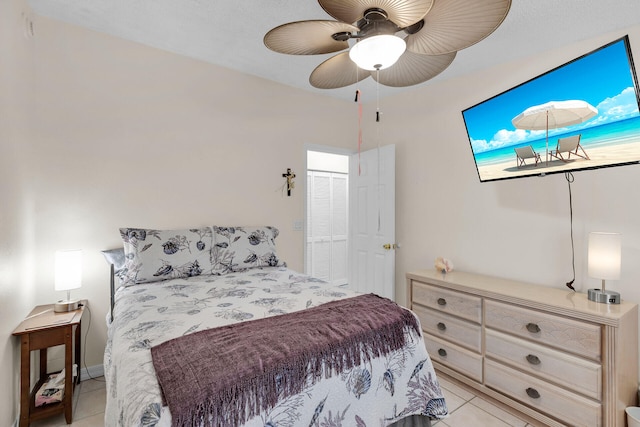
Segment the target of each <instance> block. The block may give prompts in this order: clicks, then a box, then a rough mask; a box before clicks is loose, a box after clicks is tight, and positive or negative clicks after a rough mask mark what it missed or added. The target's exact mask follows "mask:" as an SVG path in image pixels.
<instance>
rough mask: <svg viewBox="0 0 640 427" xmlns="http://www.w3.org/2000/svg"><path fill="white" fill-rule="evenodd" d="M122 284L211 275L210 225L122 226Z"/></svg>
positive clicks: (211, 241)
mask: <svg viewBox="0 0 640 427" xmlns="http://www.w3.org/2000/svg"><path fill="white" fill-rule="evenodd" d="M120 236H121V237H122V241H123V244H124V254H125V258H126V265H125V269H126V271H125V275H126V279H125V280H124V284H125V285H126V284H134V283H149V282H157V281H160V280H167V279H175V278H177V277H192V276H199V275H201V274H211V273H212V265H211V261H210V250H211V247H212V243H213V237H212V232H211V227H203V228H196V229H188V230H153V229H143V228H121V229H120Z"/></svg>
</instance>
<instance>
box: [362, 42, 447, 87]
mask: <svg viewBox="0 0 640 427" xmlns="http://www.w3.org/2000/svg"><path fill="white" fill-rule="evenodd" d="M456 53H457V52H450V53H445V54H443V55H421V54H419V53H413V52H410V51H405V52H404V53H403V54H402V56H401V57H400V59H398V62H396V63H395V64H393V65H392V66H391V67H389V68H385V69H384V70H380V71H379V73H380V74H378V72H376V71H372V72H371V77H373V79H374V80H376V81H377V82H378V83H380V84H383V85H385V86H392V87H404V86H412V85H417V84H419V83H422V82H426V81H427V80H429V79H432V78H434V77H435V76H437V75H438V74H440V73H441V72H443V71H444V70H445V69H446V68H447V67H448V66H449V65H451V63H452V62H453V60H454V58H455V57H456Z"/></svg>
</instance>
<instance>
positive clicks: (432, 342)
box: [424, 334, 482, 382]
mask: <svg viewBox="0 0 640 427" xmlns="http://www.w3.org/2000/svg"><path fill="white" fill-rule="evenodd" d="M424 341H425V345H426V347H427V352H428V353H429V357H430V358H431V360H432V361H433V362H439V363H442V364H443V365H446V366H448V367H450V368H451V369H455V370H456V371H458V372H460V373H461V374H464V375H466V376H467V377H469V378H471V379H473V380H475V381H479V382H482V355H481V354H477V353H473V352H471V351H469V350H466V349H464V348H462V347H460V346H457V345H455V344H452V343H450V342H447V341H445V340H442V339H440V338H437V337H435V336H433V335H429V334H424Z"/></svg>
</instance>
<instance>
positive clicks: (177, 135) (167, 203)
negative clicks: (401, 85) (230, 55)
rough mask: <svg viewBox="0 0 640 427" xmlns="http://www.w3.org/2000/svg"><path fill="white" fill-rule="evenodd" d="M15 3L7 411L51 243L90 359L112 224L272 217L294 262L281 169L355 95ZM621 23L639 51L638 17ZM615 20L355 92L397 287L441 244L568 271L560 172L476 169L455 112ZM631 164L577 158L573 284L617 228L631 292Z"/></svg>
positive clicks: (562, 277)
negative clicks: (406, 87)
mask: <svg viewBox="0 0 640 427" xmlns="http://www.w3.org/2000/svg"><path fill="white" fill-rule="evenodd" d="M25 7H26V6H25V3H24V2H23V1H22V0H11V1H9V2H0V28H1V30H0V36H1V37H0V61H2V62H1V63H0V71H1V72H0V89H1V92H0V93H2V94H3V95H2V96H1V97H0V108H1V110H0V138H1V141H0V144H1V145H0V154H1V156H0V174H2V179H0V186H2V193H1V196H2V211H1V213H2V221H1V223H0V227H1V228H2V239H0V297H1V298H0V308H1V311H0V317H1V320H2V321H1V322H0V325H2V326H0V327H1V328H3V330H2V332H3V336H4V337H5V341H4V345H2V346H1V347H0V366H1V368H0V369H1V371H0V372H1V374H0V375H1V378H2V379H3V380H6V381H7V382H8V383H9V384H11V385H12V387H11V390H7V388H3V389H1V390H0V425H10V424H11V423H12V422H13V421H14V420H15V418H16V416H17V408H18V400H17V395H18V394H17V390H18V377H17V369H18V366H19V359H18V343H17V341H16V340H15V339H13V338H12V337H10V336H9V335H10V332H11V330H12V329H13V328H14V327H15V325H17V323H18V322H19V321H20V320H21V319H22V318H23V317H24V316H25V315H26V313H27V312H28V311H29V310H30V309H31V307H32V306H33V305H35V304H43V303H49V302H51V301H53V300H55V299H57V298H59V297H60V295H58V294H56V293H55V292H54V291H53V286H52V281H51V278H52V276H53V254H54V252H55V250H58V249H71V248H82V249H84V251H85V272H84V278H83V287H82V288H81V289H80V290H78V291H74V295H77V296H79V297H82V298H87V299H88V300H89V303H90V308H91V313H92V322H91V328H90V330H89V331H88V332H89V333H88V338H87V342H86V344H87V345H86V348H87V353H86V365H87V366H89V367H92V366H96V365H100V364H101V363H102V352H103V349H104V343H105V335H106V329H105V327H104V318H105V315H106V312H107V308H108V278H107V274H108V269H107V265H106V263H105V262H104V260H103V259H102V257H101V255H100V252H99V251H100V250H102V249H105V248H110V247H115V246H117V245H119V236H118V234H117V229H118V228H119V227H122V226H140V227H159V228H165V227H189V226H195V225H207V224H221V225H222V224H228V225H229V224H272V225H275V226H277V227H279V228H280V229H281V232H282V233H281V237H280V238H279V242H278V244H279V248H280V253H281V255H282V256H283V258H284V259H286V260H287V261H288V262H289V265H290V266H291V267H293V268H295V269H298V270H302V268H303V236H302V233H301V232H299V231H293V229H292V228H293V227H292V225H293V221H294V220H297V219H302V218H303V200H304V199H303V197H302V196H303V191H304V189H303V188H302V182H303V181H302V179H300V180H299V181H298V182H299V186H298V187H296V189H295V190H294V192H293V196H292V197H286V196H283V195H282V192H281V190H280V187H281V185H282V184H283V179H282V177H281V174H282V173H284V172H285V171H286V168H292V169H293V170H294V171H295V172H297V173H299V175H298V176H299V177H302V173H301V172H302V168H303V167H304V144H305V143H309V144H320V145H332V146H336V147H343V148H355V140H354V135H356V128H355V126H356V116H355V110H354V105H353V103H352V102H346V101H338V100H335V99H332V98H329V97H324V96H318V95H313V94H310V93H307V92H304V91H299V90H294V89H291V88H288V87H286V86H281V85H278V84H275V83H271V82H267V81H264V80H261V79H258V78H254V77H251V76H247V75H242V74H238V73H235V72H232V71H229V70H226V69H223V68H220V67H215V66H212V65H207V64H204V63H201V62H198V61H193V60H190V59H186V58H182V57H179V56H175V55H171V54H168V53H165V52H162V51H159V50H155V49H151V48H147V47H143V46H140V45H137V44H134V43H131V42H126V41H123V40H120V39H116V38H113V37H108V36H105V35H101V34H97V33H94V32H91V31H87V30H83V29H80V28H77V27H73V26H70V25H67V24H63V23H60V22H54V21H51V20H48V19H45V18H40V17H34V21H35V22H34V23H35V31H36V36H35V37H34V38H33V39H26V38H25V37H24V36H23V28H22V25H21V22H22V20H21V19H22V18H21V13H22V11H23V9H24V8H25ZM629 33H630V36H631V43H632V45H633V46H634V47H635V48H636V49H635V52H634V53H635V55H636V58H640V50H638V49H639V48H640V27H634V28H632V29H630V30H629ZM622 34H623V33H620V34H609V35H605V36H603V37H602V38H598V39H595V40H588V41H584V42H582V43H579V44H576V45H572V46H568V47H564V48H561V49H558V50H557V51H554V52H549V53H547V54H545V55H540V56H536V57H534V58H528V59H527V60H526V61H519V62H515V63H511V64H506V65H503V66H501V67H497V68H495V69H492V70H487V71H483V72H480V73H476V74H475V75H474V76H473V78H469V77H466V78H459V79H455V80H451V81H446V82H440V83H436V84H430V85H426V86H424V87H417V88H415V90H410V91H405V92H402V93H401V94H399V95H398V96H394V97H390V98H385V99H383V100H381V101H380V109H381V111H382V113H383V121H382V123H381V126H380V127H379V131H374V130H373V127H374V126H375V124H374V122H373V120H370V121H369V120H368V117H373V115H372V114H370V113H371V112H372V111H373V110H374V108H373V106H372V105H371V103H369V105H367V106H366V111H365V115H364V118H365V119H364V122H365V127H366V129H365V144H364V147H363V148H364V149H366V148H373V147H375V146H376V145H377V144H378V142H380V141H382V143H383V144H386V143H394V144H396V147H397V153H396V156H397V157H396V158H397V160H396V162H397V165H396V170H397V191H396V195H397V206H396V210H397V213H396V218H397V241H398V242H399V243H401V245H402V247H401V248H400V249H399V250H398V251H397V273H396V284H397V294H398V300H399V301H400V302H403V301H404V298H405V295H406V292H405V289H404V274H405V273H406V272H407V271H409V270H413V269H417V268H425V267H431V266H432V265H433V260H434V258H435V257H436V256H438V255H443V256H446V257H448V258H450V259H452V260H453V261H454V264H455V266H456V268H458V269H461V270H468V271H473V272H480V273H486V274H492V275H498V276H503V277H508V278H514V279H521V280H525V281H528V282H533V283H539V284H543V285H547V286H554V287H564V283H565V282H566V281H568V280H569V279H570V277H571V274H572V273H571V264H570V262H571V253H570V249H571V248H570V240H569V202H568V190H567V183H566V182H565V180H564V177H563V176H562V175H554V176H549V177H546V178H528V179H521V180H513V181H504V182H496V183H484V184H480V183H479V182H478V178H477V175H476V172H475V167H474V165H473V161H472V159H471V154H470V149H469V143H468V141H467V139H466V134H465V132H464V124H463V121H462V116H461V114H460V111H461V110H463V109H464V108H467V107H469V106H471V105H473V104H475V103H477V102H479V101H481V100H484V99H486V98H488V97H490V96H492V95H495V94H496V93H499V92H501V91H503V90H505V89H508V88H509V87H511V86H513V85H515V84H518V83H520V82H522V81H524V80H527V79H529V78H531V77H532V76H534V75H537V74H539V73H541V72H543V71H546V70H548V69H550V68H553V67H555V66H557V65H558V64H560V63H562V62H565V61H567V60H570V59H572V58H574V57H575V56H578V55H580V54H582V53H585V52H587V51H589V50H591V49H594V48H596V47H598V46H600V45H601V44H603V43H605V42H608V41H611V40H613V39H614V38H616V37H618V36H620V35H622ZM7 70H8V72H7ZM349 90H351V89H349ZM373 135H377V136H375V137H374V136H373ZM639 177H640V167H639V166H627V167H623V168H616V169H607V170H598V171H587V172H580V173H576V174H575V178H576V181H575V183H574V184H573V199H574V206H573V207H574V235H575V243H576V274H577V280H576V285H577V287H578V288H579V289H580V290H582V291H583V292H584V291H585V290H586V288H587V287H593V286H597V282H596V281H594V280H593V279H589V278H588V277H587V275H586V264H585V260H586V246H585V240H586V236H587V234H588V232H589V231H592V230H596V229H601V230H606V231H620V232H622V233H623V272H622V274H623V277H622V279H621V280H620V281H618V282H614V283H613V284H612V287H613V288H615V289H617V290H619V291H620V292H621V293H622V295H623V298H625V299H629V300H632V301H636V302H640V288H638V287H637V284H636V283H635V282H636V279H637V278H639V277H640V265H638V263H636V262H634V260H636V259H638V255H639V246H640V229H639V227H640V226H639V225H638V221H637V219H636V218H637V217H638V214H639V213H640V201H639V200H638V192H637V191H634V188H633V185H634V184H635V183H636V182H638V178H639ZM9 296H11V297H13V298H12V300H11V301H7V297H9ZM85 328H86V323H85ZM84 332H85V331H83V333H84ZM83 337H84V335H83Z"/></svg>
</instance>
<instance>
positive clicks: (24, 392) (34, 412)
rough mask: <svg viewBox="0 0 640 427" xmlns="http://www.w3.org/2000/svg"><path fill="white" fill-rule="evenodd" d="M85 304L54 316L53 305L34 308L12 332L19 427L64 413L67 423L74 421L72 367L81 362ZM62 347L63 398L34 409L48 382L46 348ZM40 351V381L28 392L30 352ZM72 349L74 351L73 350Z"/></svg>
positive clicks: (26, 426)
mask: <svg viewBox="0 0 640 427" xmlns="http://www.w3.org/2000/svg"><path fill="white" fill-rule="evenodd" d="M85 304H86V301H82V306H81V307H80V308H78V309H77V310H74V311H70V312H67V313H54V311H53V304H47V305H39V306H36V307H35V308H34V309H33V310H32V311H31V313H29V315H28V316H27V317H26V318H25V319H24V320H23V321H22V323H20V325H19V326H18V327H17V328H16V329H15V330H14V331H13V335H15V336H18V337H20V347H21V350H20V427H28V426H29V423H30V422H31V421H34V420H37V419H40V418H46V417H50V416H52V415H56V414H59V413H62V412H64V416H65V420H66V421H67V424H71V421H72V418H73V414H72V411H73V391H74V388H75V386H76V384H78V383H79V382H80V373H79V371H78V376H77V380H76V381H73V364H74V362H75V363H79V361H80V348H81V342H80V330H81V321H82V314H83V313H84V306H85ZM57 345H64V346H65V357H64V368H65V383H64V390H65V393H64V398H63V399H62V402H60V403H55V404H46V405H43V406H40V407H36V406H35V395H36V392H37V391H38V389H39V388H40V386H41V385H42V384H43V383H44V381H45V380H46V379H47V376H48V374H49V372H47V348H49V347H54V346H57ZM34 350H40V373H39V375H40V376H39V380H38V382H37V384H36V385H35V387H34V388H33V390H31V389H30V387H29V386H30V378H31V357H30V355H31V351H34ZM74 350H75V351H74ZM79 368H80V366H78V369H79Z"/></svg>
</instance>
